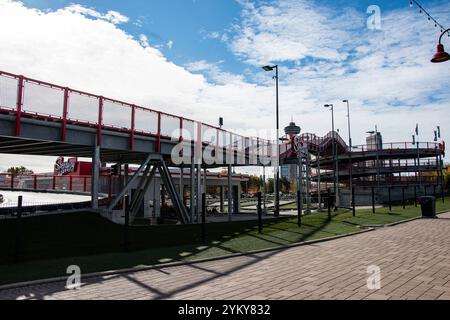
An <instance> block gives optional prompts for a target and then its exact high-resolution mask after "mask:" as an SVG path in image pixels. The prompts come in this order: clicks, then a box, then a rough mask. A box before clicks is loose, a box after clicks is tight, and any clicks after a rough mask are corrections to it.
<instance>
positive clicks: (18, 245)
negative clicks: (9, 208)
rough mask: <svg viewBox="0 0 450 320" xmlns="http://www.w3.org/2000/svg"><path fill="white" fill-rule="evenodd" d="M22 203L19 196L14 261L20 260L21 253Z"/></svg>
mask: <svg viewBox="0 0 450 320" xmlns="http://www.w3.org/2000/svg"><path fill="white" fill-rule="evenodd" d="M22 203H23V198H22V196H19V198H18V200H17V219H16V257H15V258H16V262H20V255H21V253H22V222H21V220H22Z"/></svg>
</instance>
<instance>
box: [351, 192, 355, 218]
mask: <svg viewBox="0 0 450 320" xmlns="http://www.w3.org/2000/svg"><path fill="white" fill-rule="evenodd" d="M352 208H353V216H354V217H356V198H355V187H352Z"/></svg>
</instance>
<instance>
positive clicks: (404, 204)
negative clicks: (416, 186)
mask: <svg viewBox="0 0 450 320" xmlns="http://www.w3.org/2000/svg"><path fill="white" fill-rule="evenodd" d="M402 204H403V209H406V203H405V187H402Z"/></svg>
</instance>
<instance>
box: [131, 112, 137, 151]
mask: <svg viewBox="0 0 450 320" xmlns="http://www.w3.org/2000/svg"><path fill="white" fill-rule="evenodd" d="M135 116H136V106H135V105H132V106H131V133H130V149H131V150H133V149H134V130H135V126H136V125H135Z"/></svg>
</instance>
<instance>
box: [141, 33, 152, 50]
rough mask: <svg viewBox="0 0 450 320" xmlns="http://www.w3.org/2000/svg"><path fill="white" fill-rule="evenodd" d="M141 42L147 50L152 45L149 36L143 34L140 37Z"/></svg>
mask: <svg viewBox="0 0 450 320" xmlns="http://www.w3.org/2000/svg"><path fill="white" fill-rule="evenodd" d="M139 42H140V43H141V45H142V46H143V47H145V48H147V47H150V43H149V41H148V38H147V36H146V35H145V34H141V35H140V36H139Z"/></svg>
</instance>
